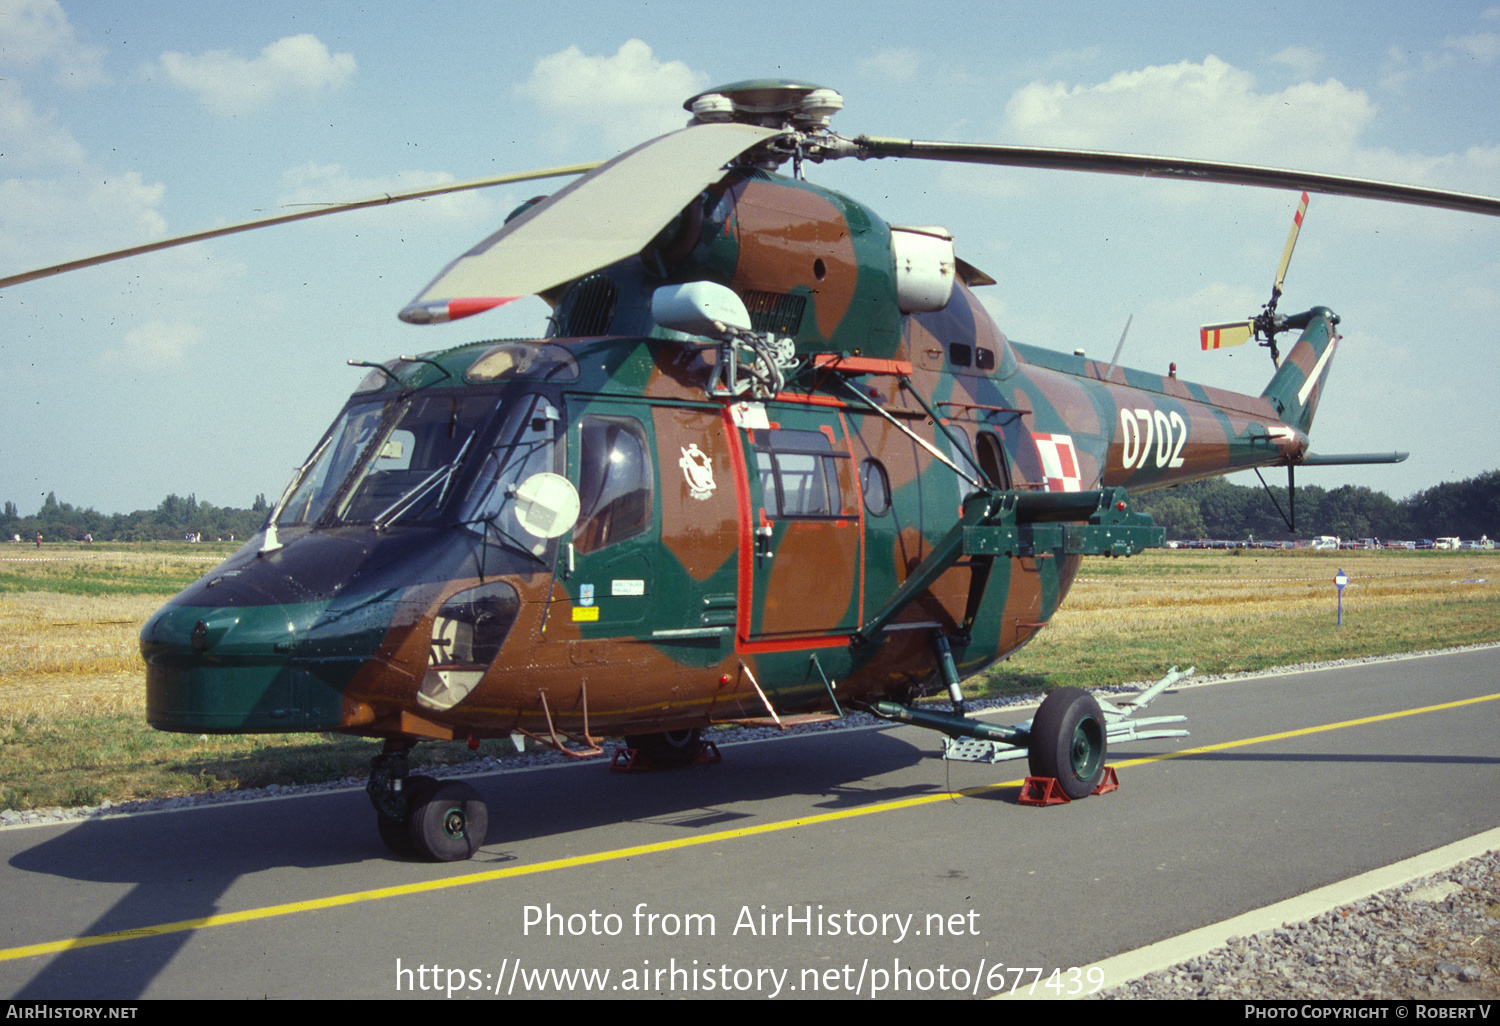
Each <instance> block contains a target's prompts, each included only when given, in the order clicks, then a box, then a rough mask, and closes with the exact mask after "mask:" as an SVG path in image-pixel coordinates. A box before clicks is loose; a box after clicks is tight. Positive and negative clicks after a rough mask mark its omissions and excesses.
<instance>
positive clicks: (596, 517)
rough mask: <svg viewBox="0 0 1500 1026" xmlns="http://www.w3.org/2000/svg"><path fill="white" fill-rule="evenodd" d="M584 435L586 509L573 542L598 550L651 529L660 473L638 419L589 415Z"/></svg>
mask: <svg viewBox="0 0 1500 1026" xmlns="http://www.w3.org/2000/svg"><path fill="white" fill-rule="evenodd" d="M579 437H580V446H579V454H578V467H579V470H578V477H579V481H578V486H579V487H578V492H579V499H580V501H581V503H582V507H583V510H582V514H581V516H580V519H579V522H578V527H577V528H576V529H575V530H574V532H573V544H574V545H575V546H576V547H577V549H578V551H579V552H594V551H596V550H598V549H602V548H604V547H605V546H607V545H612V544H614V543H615V542H618V541H623V540H624V539H626V538H632V537H634V536H636V535H638V534H641V533H642V532H644V531H645V530H646V529H647V528H648V527H649V526H650V524H651V493H652V479H653V476H654V474H653V468H652V463H651V459H650V449H649V447H648V444H647V441H646V430H645V428H644V427H642V426H641V423H640V421H638V420H636V419H635V418H633V417H601V416H587V417H584V418H583V420H582V422H581V423H580V425H579Z"/></svg>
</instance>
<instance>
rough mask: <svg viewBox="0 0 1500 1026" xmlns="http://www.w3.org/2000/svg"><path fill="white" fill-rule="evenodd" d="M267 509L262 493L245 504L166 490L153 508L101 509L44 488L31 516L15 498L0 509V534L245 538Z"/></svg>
mask: <svg viewBox="0 0 1500 1026" xmlns="http://www.w3.org/2000/svg"><path fill="white" fill-rule="evenodd" d="M270 512H271V506H270V504H269V503H268V502H266V497H265V496H264V495H257V496H256V497H255V502H254V503H252V504H251V506H250V508H249V509H235V508H233V507H231V506H215V505H213V504H212V503H208V502H199V501H198V498H197V496H195V495H189V496H188V497H187V498H185V499H184V498H183V497H182V496H180V495H168V496H167V497H166V498H165V499H163V500H162V501H161V504H160V505H158V506H157V507H156V508H155V509H138V510H136V511H135V512H134V513H100V512H99V511H98V510H95V509H93V508H89V509H79V508H78V507H76V506H74V505H72V504H71V503H66V502H58V501H57V495H56V494H55V493H52V492H48V493H47V498H46V499H45V500H44V501H43V502H42V508H41V509H40V510H38V511H37V512H36V513H34V514H32V515H30V516H22V515H21V513H20V511H19V510H18V509H17V508H16V504H15V503H14V502H7V503H6V504H5V511H4V513H3V514H0V539H8V540H9V539H14V538H15V537H16V536H17V535H20V537H21V540H22V541H26V542H30V541H35V540H36V536H37V535H38V534H40V535H41V536H42V538H43V539H44V540H46V541H83V540H84V539H85V538H86V537H92V538H93V540H94V541H99V542H103V541H180V540H182V539H183V538H186V537H189V536H195V537H201V538H202V539H203V540H204V541H211V540H215V539H222V540H225V541H228V540H230V539H231V538H234V539H238V540H241V541H243V540H244V539H246V538H249V537H250V536H251V535H253V534H254V533H255V532H256V531H259V530H260V529H261V525H262V524H264V523H265V520H266V515H267V514H268V513H270Z"/></svg>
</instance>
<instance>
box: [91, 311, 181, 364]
mask: <svg viewBox="0 0 1500 1026" xmlns="http://www.w3.org/2000/svg"><path fill="white" fill-rule="evenodd" d="M203 339H204V333H203V330H202V329H201V328H199V327H197V326H196V325H193V324H189V323H187V322H185V321H164V320H160V319H153V320H150V321H147V322H146V323H145V324H142V325H141V326H140V327H138V328H133V329H131V330H130V331H128V332H126V333H125V341H124V344H123V345H122V346H121V347H120V348H119V349H112V350H110V351H109V352H106V353H104V354H103V355H102V356H101V357H100V362H101V363H104V364H119V365H122V366H125V367H127V368H131V369H135V370H153V369H156V370H160V369H163V368H168V367H180V366H182V365H183V364H184V363H185V362H186V361H187V359H188V358H189V357H190V356H191V355H192V353H193V350H195V349H196V348H197V347H198V346H200V345H201V344H202V342H203Z"/></svg>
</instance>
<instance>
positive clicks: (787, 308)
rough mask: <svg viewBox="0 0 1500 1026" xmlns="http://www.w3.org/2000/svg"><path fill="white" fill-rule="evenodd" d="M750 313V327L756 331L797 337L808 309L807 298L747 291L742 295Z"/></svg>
mask: <svg viewBox="0 0 1500 1026" xmlns="http://www.w3.org/2000/svg"><path fill="white" fill-rule="evenodd" d="M740 298H741V299H743V300H744V301H745V309H746V310H748V311H749V312H750V325H751V327H753V328H754V329H755V330H756V331H768V332H771V333H773V334H776V335H791V336H793V337H795V336H796V334H797V332H798V330H799V329H801V327H802V312H803V311H804V310H806V309H807V297H806V296H791V295H787V294H785V293H781V292H753V291H747V292H743V293H741V295H740Z"/></svg>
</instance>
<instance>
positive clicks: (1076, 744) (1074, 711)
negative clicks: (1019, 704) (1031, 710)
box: [1027, 688, 1108, 799]
mask: <svg viewBox="0 0 1500 1026" xmlns="http://www.w3.org/2000/svg"><path fill="white" fill-rule="evenodd" d="M1107 747H1108V737H1107V728H1106V726H1105V723H1104V713H1103V712H1102V711H1101V710H1100V708H1099V703H1098V701H1096V700H1095V698H1094V696H1093V695H1091V694H1089V693H1088V692H1087V691H1084V690H1083V689H1082V688H1058V689H1057V690H1056V691H1052V692H1049V693H1048V695H1047V697H1046V699H1045V700H1043V702H1042V707H1041V708H1040V709H1038V710H1037V711H1036V719H1034V720H1032V721H1031V743H1030V745H1029V746H1028V748H1027V762H1028V763H1029V764H1030V766H1031V775H1032V776H1034V777H1053V778H1055V779H1056V780H1057V782H1058V784H1059V785H1060V786H1061V787H1062V790H1063V793H1064V794H1066V795H1067V796H1068V797H1069V798H1073V799H1078V798H1082V797H1084V796H1086V795H1089V794H1092V793H1093V791H1094V789H1095V788H1096V787H1098V786H1099V782H1100V781H1101V780H1103V779H1104V757H1105V753H1106V749H1107Z"/></svg>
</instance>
